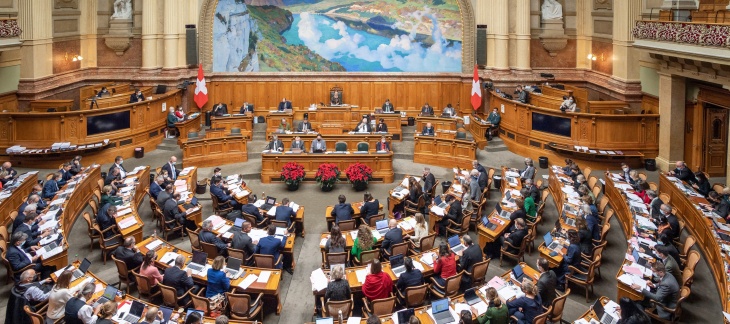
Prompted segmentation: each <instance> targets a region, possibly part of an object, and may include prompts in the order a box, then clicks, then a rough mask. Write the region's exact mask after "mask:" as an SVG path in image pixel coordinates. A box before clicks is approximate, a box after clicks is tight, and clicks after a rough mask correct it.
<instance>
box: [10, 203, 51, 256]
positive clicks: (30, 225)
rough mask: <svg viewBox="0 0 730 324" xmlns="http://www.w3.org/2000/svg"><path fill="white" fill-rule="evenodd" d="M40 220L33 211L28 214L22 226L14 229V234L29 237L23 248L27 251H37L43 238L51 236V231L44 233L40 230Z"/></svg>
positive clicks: (47, 230)
mask: <svg viewBox="0 0 730 324" xmlns="http://www.w3.org/2000/svg"><path fill="white" fill-rule="evenodd" d="M39 218H40V217H38V214H37V213H36V212H35V211H33V210H31V211H30V212H28V214H26V215H25V218H24V219H23V222H22V223H20V225H18V226H17V227H15V228H13V234H15V233H25V234H27V235H28V240H27V241H26V242H25V245H24V246H22V248H23V249H25V250H27V251H35V250H37V249H38V247H37V245H38V242H40V241H41V239H42V238H44V237H46V236H48V235H50V234H51V230H50V229H46V230H44V231H40V230H39V228H38V223H39V222H38V221H39Z"/></svg>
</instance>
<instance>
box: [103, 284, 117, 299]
mask: <svg viewBox="0 0 730 324" xmlns="http://www.w3.org/2000/svg"><path fill="white" fill-rule="evenodd" d="M101 296H102V297H104V298H106V299H108V300H114V297H116V296H117V288H114V287H113V286H106V289H104V294H102V295H101Z"/></svg>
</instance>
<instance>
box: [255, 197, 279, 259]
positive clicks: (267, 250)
mask: <svg viewBox="0 0 730 324" xmlns="http://www.w3.org/2000/svg"><path fill="white" fill-rule="evenodd" d="M277 209H278V208H277ZM284 246H286V240H279V239H278V238H276V237H275V236H273V235H269V236H265V237H262V238H261V239H260V240H259V244H257V245H256V253H257V254H267V255H272V256H274V262H276V260H278V259H279V253H280V251H281V250H283V249H284ZM282 263H283V262H282ZM282 266H283V265H282V264H281V263H280V264H278V265H277V268H278V269H281V268H282Z"/></svg>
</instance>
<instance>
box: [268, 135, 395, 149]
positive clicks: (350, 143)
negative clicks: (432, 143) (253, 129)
mask: <svg viewBox="0 0 730 324" xmlns="http://www.w3.org/2000/svg"><path fill="white" fill-rule="evenodd" d="M273 135H276V136H277V137H278V138H279V140H281V141H282V142H283V143H284V150H285V151H286V150H289V149H290V148H291V143H292V141H294V138H295V137H297V136H299V137H300V138H301V139H302V141H304V151H306V152H309V149H310V148H311V147H312V141H314V140H316V139H317V133H311V132H310V133H296V132H293V133H280V134H271V135H269V138H268V141H269V142H271V136H273ZM383 136H385V140H386V141H387V142H388V143H389V144H390V145H391V146H390V150H391V151H392V150H393V146H392V143H391V140H392V138H393V135H392V134H390V133H342V134H338V135H331V134H330V135H327V134H322V140H324V141H325V142H326V143H327V150H328V151H334V150H335V144H337V142H345V143H346V144H347V149H348V150H356V149H357V144H358V143H360V142H365V143H368V145H369V146H370V147H369V152H371V153H374V152H375V151H376V149H375V146H376V144H377V143H378V142H380V138H381V137H383ZM267 144H268V142H267Z"/></svg>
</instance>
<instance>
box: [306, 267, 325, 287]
mask: <svg viewBox="0 0 730 324" xmlns="http://www.w3.org/2000/svg"><path fill="white" fill-rule="evenodd" d="M309 280H310V281H311V282H312V291H322V290H325V289H327V284H328V283H329V280H328V279H327V276H326V275H325V274H324V271H322V268H317V270H314V271H312V274H311V275H310V276H309Z"/></svg>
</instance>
